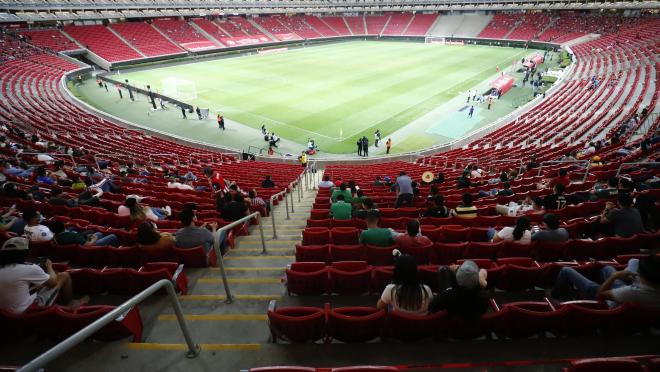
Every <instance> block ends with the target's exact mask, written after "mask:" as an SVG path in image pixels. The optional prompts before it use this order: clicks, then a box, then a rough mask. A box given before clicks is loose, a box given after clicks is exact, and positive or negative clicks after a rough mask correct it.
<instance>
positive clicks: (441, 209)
mask: <svg viewBox="0 0 660 372" xmlns="http://www.w3.org/2000/svg"><path fill="white" fill-rule="evenodd" d="M444 204H445V198H443V197H442V195H437V196H436V197H435V198H434V199H433V206H432V207H430V208H429V209H427V210H426V211H425V212H424V217H436V218H447V217H449V212H450V211H449V208H447V207H446V206H445V205H444Z"/></svg>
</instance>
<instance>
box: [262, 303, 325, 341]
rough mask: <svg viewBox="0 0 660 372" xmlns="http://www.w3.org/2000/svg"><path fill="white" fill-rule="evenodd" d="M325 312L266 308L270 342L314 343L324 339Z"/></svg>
mask: <svg viewBox="0 0 660 372" xmlns="http://www.w3.org/2000/svg"><path fill="white" fill-rule="evenodd" d="M325 316H326V315H325V311H323V309H319V308H317V307H302V306H296V307H283V308H280V309H277V308H275V302H274V301H272V302H271V304H270V306H269V307H268V325H269V327H270V333H271V340H272V341H273V342H277V340H279V339H282V340H286V341H289V342H296V343H301V342H315V341H318V340H320V339H322V338H324V337H325Z"/></svg>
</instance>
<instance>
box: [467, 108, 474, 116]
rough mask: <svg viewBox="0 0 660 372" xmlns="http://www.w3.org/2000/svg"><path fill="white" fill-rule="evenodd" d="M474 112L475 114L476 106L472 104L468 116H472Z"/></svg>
mask: <svg viewBox="0 0 660 372" xmlns="http://www.w3.org/2000/svg"><path fill="white" fill-rule="evenodd" d="M472 114H474V106H470V111H468V118H472Z"/></svg>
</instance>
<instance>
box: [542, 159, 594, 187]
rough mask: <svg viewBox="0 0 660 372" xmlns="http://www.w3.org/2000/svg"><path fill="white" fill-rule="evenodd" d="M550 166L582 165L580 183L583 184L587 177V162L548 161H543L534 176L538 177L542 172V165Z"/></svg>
mask: <svg viewBox="0 0 660 372" xmlns="http://www.w3.org/2000/svg"><path fill="white" fill-rule="evenodd" d="M551 164H573V165H578V164H584V168H585V170H584V177H582V183H584V182H585V181H586V180H587V176H589V164H590V163H589V160H548V161H544V162H542V163H541V166H540V167H539V171H538V173H537V174H536V175H537V176H540V175H541V173H542V171H543V166H544V165H551Z"/></svg>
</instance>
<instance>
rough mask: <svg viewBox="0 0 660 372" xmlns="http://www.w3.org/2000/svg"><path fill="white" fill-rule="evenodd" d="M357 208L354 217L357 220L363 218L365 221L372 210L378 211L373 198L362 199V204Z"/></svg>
mask: <svg viewBox="0 0 660 372" xmlns="http://www.w3.org/2000/svg"><path fill="white" fill-rule="evenodd" d="M355 208H356V209H355V211H354V212H353V216H354V217H355V218H363V219H364V218H367V213H368V212H369V211H370V210H372V209H373V210H378V206H377V205H376V204H374V201H373V200H372V199H371V198H369V197H367V196H365V197H364V198H362V203H360V204H358V205H356V207H355Z"/></svg>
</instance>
